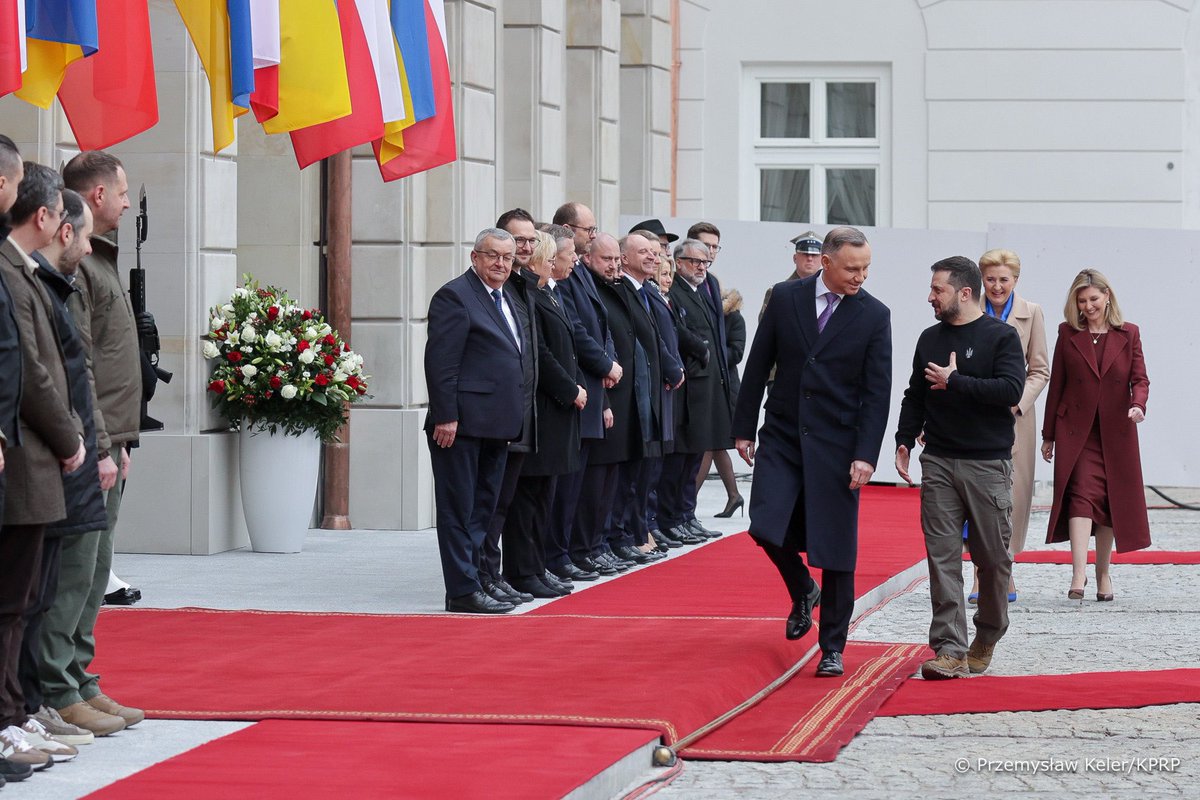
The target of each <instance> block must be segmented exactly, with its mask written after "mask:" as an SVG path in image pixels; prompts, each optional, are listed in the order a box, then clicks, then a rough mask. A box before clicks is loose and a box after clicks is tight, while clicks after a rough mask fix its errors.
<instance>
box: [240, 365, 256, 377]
mask: <svg viewBox="0 0 1200 800" xmlns="http://www.w3.org/2000/svg"><path fill="white" fill-rule="evenodd" d="M257 374H258V367H256V366H254V365H253V364H247V365H246V366H244V367H242V377H243V378H246V379H247V380H249V379H250V378H253V377H254V376H255V375H257Z"/></svg>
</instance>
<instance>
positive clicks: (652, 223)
mask: <svg viewBox="0 0 1200 800" xmlns="http://www.w3.org/2000/svg"><path fill="white" fill-rule="evenodd" d="M634 231H650V232H651V233H653V234H654V235H655V236H665V237H667V241H668V242H674V241H678V239H679V237H678V236H676V235H675V234H673V233H667V229H666V228H664V227H663V224H662V221H661V220H657V219H647V220H643V221H641V222H639V223H638V224H637V225H634V226H633V227H632V228H630V229H629V232H630V233H633V232H634Z"/></svg>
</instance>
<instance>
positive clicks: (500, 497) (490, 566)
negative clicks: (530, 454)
mask: <svg viewBox="0 0 1200 800" xmlns="http://www.w3.org/2000/svg"><path fill="white" fill-rule="evenodd" d="M525 455H526V454H525V453H509V454H508V461H506V462H505V464H504V478H503V479H502V480H501V481H500V492H499V494H497V496H496V507H495V508H494V509H493V510H492V516H491V519H489V520H488V521H487V523H486V525H485V526H484V527H485V528H486V530H487V536H485V537H484V540H483V548H482V549H481V550H480V551H479V554H480V562H479V571H480V572H481V573H482V574H483V575H485V576H486V577H488V578H491V579H492V580H495V579H496V578H499V577H500V565H501V557H500V539H501V537H503V536H504V523H505V521H506V520H507V519H508V510H509V508H511V507H512V501H513V498H514V497H516V495H517V481H518V480H520V478H521V467H522V466H524V464H525Z"/></svg>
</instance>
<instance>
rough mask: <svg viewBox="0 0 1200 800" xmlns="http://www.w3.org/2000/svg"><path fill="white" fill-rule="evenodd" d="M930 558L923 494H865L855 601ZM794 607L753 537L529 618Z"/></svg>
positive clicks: (750, 613)
mask: <svg viewBox="0 0 1200 800" xmlns="http://www.w3.org/2000/svg"><path fill="white" fill-rule="evenodd" d="M672 552H673V553H678V552H679V551H678V550H674V551H672ZM924 559H925V540H924V538H923V537H922V536H921V496H920V492H919V490H917V489H909V488H895V487H891V486H868V487H866V488H865V489H863V490H862V493H861V497H860V500H859V522H858V569H857V571H856V572H855V585H856V587H857V590H858V591H857V595H858V596H862V595H864V594H866V593H867V592H869V591H870V590H872V589H874V588H875V587H876V586H879V585H880V584H882V583H884V582H885V581H887V580H888V579H889V578H891V577H892V576H894V575H898V574H899V573H901V572H903V571H904V570H906V569H908V568H909V567H911V566H912V565H914V564H916V563H918V562H920V561H923V560H924ZM817 573H818V574H817V577H818V579H819V578H820V575H819V571H817ZM790 605H791V600H789V598H788V594H787V590H786V589H785V588H784V586H783V582H782V581H781V580H780V578H779V573H778V572H777V571H776V570H775V567H774V566H772V565H771V562H770V561H768V560H767V557H766V556H765V555H763V553H762V550H761V549H760V548H759V547H758V545H756V544H754V540H753V539H751V538H750V536H749V535H747V534H745V533H740V534H737V535H734V536H728V535H727V536H725V537H723V538H721V539H719V540H717V541H715V542H713V543H712V544H709V545H706V546H704V547H701V548H698V549H696V550H694V551H692V552H690V553H685V554H684V555H682V556H678V555H675V556H672V557H671V558H668V559H667V560H665V561H662V562H659V563H658V564H654V565H653V566H651V567H649V568H647V569H642V570H638V571H637V572H635V573H633V574H631V575H626V576H624V577H622V578H621V579H620V580H618V581H609V582H607V583H604V584H602V585H600V586H597V587H595V588H594V589H588V590H587V591H585V592H578V593H576V594H573V595H570V596H569V597H564V598H563V599H561V600H556V601H555V602H553V603H550V604H549V605H546V606H542V607H541V608H538V609H536V610H534V611H531V612H529V613H530V614H539V615H557V614H587V615H599V616H654V615H684V616H705V617H774V618H777V619H782V618H783V617H785V616H787V613H786V612H787V610H788V607H789V606H790Z"/></svg>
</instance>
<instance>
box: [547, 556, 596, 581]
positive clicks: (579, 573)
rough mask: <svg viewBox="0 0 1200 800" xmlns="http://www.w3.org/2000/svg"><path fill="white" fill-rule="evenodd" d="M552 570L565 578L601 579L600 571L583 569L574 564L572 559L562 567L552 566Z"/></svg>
mask: <svg viewBox="0 0 1200 800" xmlns="http://www.w3.org/2000/svg"><path fill="white" fill-rule="evenodd" d="M550 572H551V574H553V575H554V576H555V577H557V578H563V579H565V580H572V581H595V580H599V579H600V573H598V572H592V571H590V570H582V569H580V568H579V567H577V566H575V565H574V564H572V563H571V562H570V561H568V562H567V563H566V564H563V565H562V566H561V567H551V568H550Z"/></svg>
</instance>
